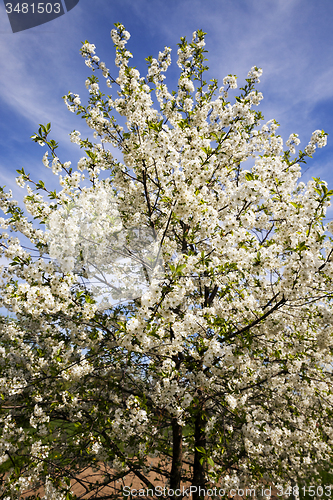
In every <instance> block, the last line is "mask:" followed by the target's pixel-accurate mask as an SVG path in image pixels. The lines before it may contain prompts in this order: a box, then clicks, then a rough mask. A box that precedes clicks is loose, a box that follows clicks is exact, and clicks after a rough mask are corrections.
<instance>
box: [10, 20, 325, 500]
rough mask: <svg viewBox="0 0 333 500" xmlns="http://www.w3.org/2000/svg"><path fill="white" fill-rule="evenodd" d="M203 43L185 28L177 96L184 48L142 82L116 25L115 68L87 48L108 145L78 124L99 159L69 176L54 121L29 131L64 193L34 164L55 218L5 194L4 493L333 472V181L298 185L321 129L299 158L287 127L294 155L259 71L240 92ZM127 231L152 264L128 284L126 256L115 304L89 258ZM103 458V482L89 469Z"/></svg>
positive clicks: (78, 106) (78, 108)
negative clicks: (169, 73)
mask: <svg viewBox="0 0 333 500" xmlns="http://www.w3.org/2000/svg"><path fill="white" fill-rule="evenodd" d="M204 35H205V34H204V33H203V32H202V31H197V32H195V33H194V34H193V38H192V41H191V42H188V41H186V39H185V38H182V39H181V43H180V44H179V49H178V63H177V64H178V67H179V69H180V76H179V80H178V88H177V91H175V92H170V91H169V90H168V87H167V86H166V84H165V82H164V79H165V76H164V73H165V72H166V70H167V69H168V67H169V66H170V64H171V58H170V52H171V49H169V48H167V47H166V48H165V50H164V51H163V52H160V53H159V56H158V59H154V58H152V57H149V58H148V59H147V63H148V74H147V76H145V77H141V76H140V74H139V71H138V70H137V69H134V68H132V67H130V65H129V60H130V58H131V57H132V55H131V53H130V52H129V51H128V50H127V49H126V43H127V40H128V39H129V33H128V32H127V31H125V29H124V27H123V26H122V25H120V24H119V25H116V28H115V29H114V30H112V32H111V37H112V40H113V42H114V44H115V49H116V61H115V62H116V66H117V67H118V68H119V75H118V76H117V77H116V76H115V77H112V76H111V74H110V71H109V70H108V69H107V67H106V65H105V64H104V63H103V62H101V61H100V60H99V58H98V57H97V56H96V55H95V46H94V45H92V44H89V43H88V42H85V43H84V44H83V46H82V49H81V53H82V56H83V57H84V58H85V62H86V64H87V66H88V67H89V68H91V69H92V70H93V75H92V76H91V77H89V78H88V79H87V81H86V87H87V89H88V90H89V93H90V98H89V102H88V104H87V106H84V105H83V104H82V103H81V100H80V97H79V96H78V95H77V94H72V93H69V94H68V95H67V96H66V97H65V101H66V103H67V106H68V108H69V110H70V111H73V112H76V113H77V114H78V115H81V116H82V117H83V118H84V119H85V120H86V122H87V124H88V125H89V127H91V129H92V130H93V131H94V138H95V141H96V142H91V141H90V140H89V139H82V138H81V136H80V133H79V132H78V131H74V132H73V133H72V134H71V140H72V142H74V143H76V144H78V145H79V146H80V147H81V148H82V149H84V151H85V155H84V156H83V158H82V159H81V160H80V161H79V162H78V165H77V168H76V169H73V168H72V167H71V166H70V163H69V162H62V161H61V160H60V159H59V158H58V157H57V153H56V148H57V143H56V142H55V141H54V140H52V139H50V137H49V134H50V125H49V124H48V125H46V126H41V127H40V129H39V131H38V133H37V134H36V135H34V136H33V139H34V140H35V141H36V142H38V143H40V144H41V145H44V146H45V145H46V147H48V152H46V153H45V155H44V157H43V163H44V165H45V166H46V167H48V168H51V169H52V172H53V174H55V175H59V174H61V175H59V179H60V185H61V189H60V191H58V192H56V191H49V190H48V189H47V187H46V186H45V184H44V182H42V181H38V182H35V181H34V180H33V179H32V178H31V176H30V174H27V173H26V172H25V171H24V170H23V169H22V170H21V171H19V174H20V176H19V178H18V179H17V182H18V183H19V185H21V186H22V187H23V186H24V185H25V183H28V185H27V189H28V194H27V196H26V197H25V207H26V210H27V212H28V213H29V214H30V215H31V216H33V217H34V219H35V220H36V221H38V222H40V223H42V224H45V225H46V226H47V227H48V228H49V229H45V230H42V229H36V226H35V225H34V223H33V222H31V221H29V219H28V218H27V217H26V216H25V215H24V212H23V210H21V209H20V208H19V207H18V205H17V203H16V202H15V201H13V200H12V196H11V193H10V192H9V193H7V192H5V190H4V189H3V188H2V190H1V208H2V210H3V211H4V213H5V214H6V216H5V217H4V218H3V219H2V220H1V224H2V226H3V228H4V230H5V232H3V233H2V237H1V248H2V251H3V254H4V256H5V257H7V259H9V260H10V264H9V265H8V266H7V267H4V268H3V270H2V281H1V299H2V304H3V305H5V306H6V307H7V308H8V309H9V310H11V311H13V312H14V313H15V315H16V317H13V318H6V319H2V320H1V337H0V339H1V347H0V367H1V379H0V380H1V398H2V406H1V413H0V422H1V429H2V433H1V440H0V460H1V463H2V465H1V469H0V470H1V471H2V477H3V478H2V482H1V486H0V491H1V493H2V496H1V498H5V497H6V498H20V495H21V494H22V492H23V491H27V490H29V489H30V490H31V491H32V489H33V488H34V487H36V488H37V487H38V486H40V485H42V486H43V487H44V490H43V492H42V493H40V495H44V496H43V498H47V499H51V498H57V499H60V498H64V499H65V498H72V497H73V498H74V496H73V495H74V494H73V492H72V490H71V488H72V486H71V485H73V484H74V482H76V483H79V484H80V487H81V488H83V491H84V492H86V494H87V495H88V496H89V498H95V497H96V498H97V497H98V498H112V495H113V494H114V495H115V496H116V495H118V494H119V492H121V489H122V487H123V485H124V484H130V483H129V481H130V479H129V478H130V477H131V478H136V480H138V481H140V483H141V484H142V487H143V488H151V489H154V488H155V486H157V485H161V484H162V485H167V486H168V488H170V490H173V491H168V490H163V491H162V494H161V495H162V496H165V497H168V496H169V497H170V496H171V497H172V496H175V497H176V496H179V495H178V493H177V491H176V490H177V489H179V488H180V486H181V485H183V484H190V485H192V486H193V489H192V492H193V496H194V498H200V497H202V496H204V493H202V491H201V492H200V491H199V487H201V488H207V487H208V486H210V487H211V488H213V487H214V486H217V485H219V488H224V489H225V492H227V491H228V489H229V488H232V487H235V488H238V487H242V486H246V487H252V488H254V487H258V486H259V485H266V484H269V483H270V484H275V485H289V484H292V483H293V482H295V481H298V480H300V479H302V478H305V477H308V476H309V475H312V476H313V477H316V476H317V475H318V473H319V471H321V470H323V469H325V468H327V467H329V465H330V460H331V457H332V443H333V427H332V403H333V393H332V372H331V363H332V354H331V345H332V292H333V287H332V278H333V263H332V261H331V257H332V254H333V246H332V239H331V237H329V236H327V233H328V232H330V231H332V229H333V227H332V225H331V223H330V224H328V225H325V224H324V219H325V214H326V210H327V207H328V206H329V204H330V203H329V199H330V195H331V194H332V192H331V191H328V188H327V184H326V183H325V182H323V181H321V180H319V179H313V180H311V181H310V182H308V183H307V184H304V183H302V182H300V181H299V177H300V175H301V167H300V163H302V162H305V160H306V158H307V157H311V155H312V154H313V153H314V151H315V149H316V147H317V146H318V147H322V146H324V145H325V144H326V134H325V133H324V132H323V131H319V130H317V131H315V132H314V133H313V135H312V137H311V140H310V143H309V144H308V145H307V146H306V147H305V149H304V151H297V152H296V146H298V144H299V139H298V136H297V134H292V135H291V136H290V138H289V140H288V141H287V143H286V149H285V150H284V149H283V141H282V139H281V137H280V136H279V135H277V132H276V131H277V128H278V124H277V123H276V121H274V120H271V121H270V122H268V123H266V124H262V120H263V117H262V115H261V113H260V112H258V111H256V108H255V106H257V105H258V104H259V102H260V100H261V99H262V94H261V93H260V92H258V91H257V90H256V88H255V84H256V83H257V82H259V77H260V75H261V70H260V69H259V68H257V67H253V68H252V69H251V70H250V72H249V74H248V77H247V79H246V83H245V85H244V87H243V88H241V89H240V93H239V95H238V97H236V99H235V100H234V101H233V103H232V102H230V101H229V100H228V99H229V97H228V94H229V93H230V89H236V88H237V83H236V77H235V76H233V75H228V76H226V77H225V78H224V79H223V87H221V88H219V87H218V83H217V81H216V80H211V81H210V82H209V83H207V82H206V81H205V80H204V78H205V74H206V71H207V67H206V66H205V61H206V59H205V57H204V56H205V52H206V51H205V49H204V47H205V42H204ZM98 70H101V72H102V74H103V76H104V77H105V79H106V85H107V87H109V88H110V89H112V90H110V91H108V92H109V94H110V95H106V94H104V93H103V92H102V91H101V90H100V86H99V80H98V78H97V77H96V74H95V71H98ZM113 89H114V90H113ZM114 148H117V149H118V150H119V151H120V152H121V155H122V161H119V160H117V159H116V158H115V157H114V156H113V154H112V152H113V151H114ZM110 205H112V207H113V208H112V210H111V209H110ZM73 207H74V208H73ZM78 207H80V208H78ZM110 210H111V212H112V213H111V212H110ZM87 213H89V214H90V215H89V217H90V218H89V217H88V219H89V220H88V219H87V217H86V216H87ZM66 214H67V215H68V214H69V215H68V216H66ZM71 214H72V215H73V214H74V215H73V216H71ZM80 214H81V215H80ZM82 214H85V215H84V216H82ZM110 214H111V215H110ZM79 215H80V216H79ZM66 217H67V218H66ZM82 220H84V221H85V222H84V223H82ZM87 220H88V222H87ZM96 221H97V222H96ZM94 224H95V225H94ZM96 228H97V229H96ZM138 228H139V229H138ZM7 229H9V230H10V231H14V232H19V233H20V234H21V235H23V236H24V237H25V238H28V239H29V240H30V242H31V245H33V246H34V248H35V250H36V252H37V254H36V253H35V252H34V251H32V250H29V251H28V250H27V249H26V248H24V247H23V246H22V244H21V243H20V239H18V238H15V237H14V236H13V235H11V234H8V233H7V232H6V230H7ZM139 230H141V231H143V234H144V236H143V237H141V239H140V238H139V239H137V240H135V244H132V246H131V244H128V234H130V232H131V231H134V233H135V231H137V232H138V231H139ZM134 233H133V234H134ZM59 234H60V235H63V247H62V250H64V248H65V249H66V252H65V256H64V255H63V254H64V252H62V253H61V251H60V250H61V249H60V250H59V245H58V243H59V242H58V243H57V240H56V236H57V235H58V236H59ZM79 234H80V235H81V236H80V237H81V240H80V241H79V239H78V238H79V236H78V235H79ZM124 234H125V235H126V237H125V239H124V237H123V240H122V243H121V245H122V247H121V248H122V249H123V251H124V248H126V250H127V252H128V253H127V257H129V256H131V257H133V256H134V257H133V258H134V260H135V262H136V263H138V262H139V263H140V264H142V265H143V267H144V270H145V272H144V273H143V274H142V276H141V278H140V279H141V282H140V283H141V285H140V284H139V285H138V286H137V287H136V288H135V287H134V288H133V286H132V285H131V286H132V288H131V290H132V292H133V289H134V290H136V292H135V293H131V294H128V293H127V294H125V295H122V292H121V293H120V292H119V289H118V288H117V287H116V286H113V284H114V282H115V280H116V278H113V277H114V273H115V269H116V268H117V269H118V270H119V265H118V267H117V266H116V267H115V266H114V265H113V268H112V269H113V270H112V272H109V273H108V278H107V279H106V280H105V283H106V290H109V295H110V297H113V299H114V300H111V301H109V302H108V303H107V304H105V303H104V306H103V307H102V306H101V302H100V301H99V299H98V294H96V293H94V289H93V288H92V287H91V286H90V285H89V278H90V277H91V269H92V267H94V269H95V271H94V273H95V275H96V273H97V270H96V269H97V268H99V269H98V272H99V273H100V276H101V275H103V276H106V274H107V270H106V269H104V268H103V266H105V265H106V264H108V263H110V262H111V261H112V262H111V263H113V264H114V263H115V262H116V259H113V257H112V255H114V253H115V252H116V250H117V248H118V247H119V245H120V243H119V241H120V240H119V238H120V236H119V235H124ZM135 234H137V233H135ZM73 235H74V236H73ZM110 235H111V236H112V238H115V240H114V241H117V242H118V243H117V245H118V247H117V245H116V244H115V243H113V246H112V248H111V247H110V245H111V243H110V238H111V236H110ZM75 238H76V239H75ZM112 238H111V239H112ZM126 238H127V239H126ZM74 240H75V241H74ZM148 240H149V242H150V243H149V244H152V245H155V251H154V252H151V253H150V254H149V255H150V258H149V259H146V261H144V259H143V257H142V255H143V254H140V255H139V254H136V255H134V254H135V250H136V248H137V246H138V243H137V242H139V241H140V242H142V241H143V245H142V248H147V241H148ZM82 242H88V245H86V246H84V245H83V243H82ZM126 245H127V246H126ZM156 245H157V246H156ZM60 246H61V245H60ZM92 248H93V251H92V250H91V249H92ZM110 248H111V250H110ZM156 248H157V250H156ZM92 254H94V258H95V260H94V261H93V259H92ZM96 255H97V257H96ZM121 255H122V258H123V259H125V261H126V255H125V256H124V254H121ZM145 255H147V254H145ZM107 256H109V257H107ZM110 256H111V257H110ZM152 256H153V257H152ZM108 258H109V261H110V262H109V261H108ZM112 259H113V260H112ZM157 261H159V262H158V266H155V264H156V262H157ZM126 262H127V261H126ZM126 262H125V264H124V265H125V267H126V265H127V264H126ZM118 264H119V260H118ZM154 266H155V268H158V272H155V268H154ZM129 267H131V265H129ZM132 267H133V266H132ZM134 267H135V266H134ZM147 269H148V270H149V271H150V272H146V271H147ZM89 273H90V274H89ZM103 273H104V274H103ZM118 278H119V277H118ZM118 278H117V279H118ZM120 279H121V276H120ZM131 279H132V278H131ZM113 280H114V282H113ZM142 280H143V281H144V280H146V283H145V286H143V285H142V283H143V281H142ZM112 283H113V284H112ZM126 286H127V285H126ZM126 286H125V288H126ZM127 288H128V287H127ZM127 288H126V290H127ZM115 289H116V290H115ZM117 293H118V295H117ZM114 294H116V295H114ZM117 298H118V300H116V299H117ZM91 466H92V467H93V468H95V469H96V470H97V471H98V473H99V483H96V481H95V480H94V479H93V478H92V477H91V476H87V475H85V471H86V470H87V467H91ZM95 469H94V470H95ZM155 477H156V478H158V481H159V482H158V483H155V482H154V478H155ZM116 480H118V483H116ZM122 481H124V482H122ZM111 486H112V488H113V490H112V491H113V493H110V491H111V490H110V488H111ZM107 488H109V489H107ZM196 488H197V490H196ZM106 491H107V493H105V492H106ZM294 493H295V494H296V493H297V492H296V491H294ZM220 494H221V493H220ZM66 495H67V496H66ZM226 495H227V493H226ZM88 496H87V498H88Z"/></svg>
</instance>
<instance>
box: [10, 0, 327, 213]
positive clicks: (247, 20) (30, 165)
mask: <svg viewBox="0 0 333 500" xmlns="http://www.w3.org/2000/svg"><path fill="white" fill-rule="evenodd" d="M13 3H15V2H13ZM115 22H121V23H123V24H124V25H125V27H126V29H127V30H128V31H130V33H131V39H130V41H129V44H128V48H129V50H131V52H132V53H133V54H134V59H133V61H134V62H133V64H134V65H135V66H137V67H138V69H139V70H140V71H142V73H143V74H145V67H146V64H145V60H144V59H145V57H147V56H148V55H153V56H157V55H158V52H159V50H162V49H163V48H164V46H165V45H167V46H170V47H171V48H172V49H173V56H174V61H175V59H176V52H177V43H178V41H179V38H180V37H181V36H186V37H187V38H190V37H191V35H192V32H193V31H194V30H196V29H203V30H204V31H206V32H207V33H208V34H207V37H206V43H207V45H206V48H207V49H208V51H209V54H208V59H209V61H208V65H209V67H210V77H211V78H213V77H214V78H218V79H219V80H220V82H221V84H222V79H223V77H224V76H225V75H227V74H228V73H233V74H236V75H238V83H239V86H241V85H240V84H242V83H243V81H244V78H245V77H246V75H247V72H248V70H249V69H250V68H251V66H254V65H257V66H261V67H262V68H263V76H262V78H261V83H260V84H259V90H261V91H262V92H263V94H264V100H263V101H262V103H261V105H260V109H261V111H262V113H263V114H264V116H265V119H266V120H269V119H271V118H275V119H276V120H277V121H278V122H279V123H280V124H281V127H280V134H281V135H282V137H283V138H284V139H285V140H286V139H287V138H288V136H289V134H290V133H291V132H296V133H298V134H299V135H300V139H301V145H300V147H301V148H302V149H304V147H305V146H306V145H307V143H308V141H309V139H310V137H311V133H312V131H313V130H315V129H324V130H325V131H326V132H328V133H329V137H328V145H327V147H326V148H324V149H322V150H320V149H319V150H317V152H316V154H315V155H314V158H313V159H312V160H309V163H308V165H307V166H306V167H305V168H307V167H311V168H309V170H307V172H306V173H305V174H304V180H308V179H309V178H311V176H319V177H321V178H322V179H324V180H326V181H327V182H328V184H329V186H330V187H331V188H333V169H332V166H333V30H332V26H333V2H332V1H331V0H321V1H320V2H315V1H314V0H191V1H189V0H168V1H166V0H164V1H162V0H121V1H111V0H80V2H79V4H78V5H77V6H76V7H75V8H74V9H73V10H71V11H70V12H69V13H67V14H66V15H64V16H62V17H59V18H58V19H55V20H53V21H51V22H50V23H47V24H44V25H42V26H39V27H36V28H32V29H30V30H27V31H22V32H19V33H15V34H13V33H12V32H11V29H10V25H9V21H8V18H7V15H6V13H5V7H4V5H3V4H2V3H1V5H0V44H1V48H2V50H1V51H0V60H1V62H0V64H1V74H0V86H1V87H0V88H1V91H0V110H1V120H0V185H2V186H3V185H6V186H7V187H8V188H12V189H13V193H14V198H16V199H22V196H23V195H24V193H25V190H22V189H20V188H19V187H18V186H16V183H15V176H16V175H17V174H16V170H17V169H20V168H21V167H24V168H25V170H26V171H27V172H30V173H31V174H32V176H33V178H35V179H36V180H38V179H40V178H41V179H43V180H45V181H47V179H48V178H49V179H50V181H51V178H52V177H53V176H52V174H50V170H47V169H45V168H44V167H43V165H42V163H41V158H42V155H43V153H44V148H41V147H40V146H39V145H37V144H35V143H33V142H32V141H31V139H30V136H31V135H32V134H33V133H34V132H36V131H37V128H38V124H39V123H46V122H51V124H52V130H53V132H52V138H54V139H55V140H57V141H59V142H60V144H61V148H60V150H59V151H60V153H59V156H60V159H61V160H62V161H68V160H70V161H72V162H75V161H77V160H78V159H79V157H80V156H81V154H82V151H80V150H79V148H78V147H77V146H76V145H74V144H72V143H70V141H69V137H68V134H69V132H71V131H72V130H74V129H78V130H80V131H82V132H83V131H84V130H85V127H84V122H83V121H81V119H80V118H79V117H77V116H76V115H74V114H72V113H70V112H69V111H68V110H67V108H66V106H65V104H64V103H63V100H62V98H61V97H62V96H63V95H64V94H67V92H68V91H72V92H74V93H78V94H80V96H81V99H82V101H83V102H85V101H86V98H87V97H88V92H87V90H86V89H85V85H84V82H85V80H86V78H87V77H88V76H89V75H90V74H91V71H90V70H89V68H87V67H86V66H85V64H84V60H83V59H82V57H81V55H80V53H79V50H80V47H81V43H80V42H81V41H84V40H86V39H87V40H88V41H89V42H90V43H94V44H95V45H96V47H97V55H98V56H99V57H100V58H101V60H102V61H104V62H105V63H106V65H107V67H108V68H110V69H111V70H113V68H115V67H114V49H113V44H112V41H111V38H110V30H111V28H112V27H113V23H115ZM112 73H115V71H112ZM174 76H175V74H172V72H171V80H173V82H174V81H175V80H174ZM172 77H173V78H172ZM83 135H84V134H83ZM53 183H54V180H53V179H52V184H53ZM329 215H330V216H331V217H333V210H332V215H331V214H329Z"/></svg>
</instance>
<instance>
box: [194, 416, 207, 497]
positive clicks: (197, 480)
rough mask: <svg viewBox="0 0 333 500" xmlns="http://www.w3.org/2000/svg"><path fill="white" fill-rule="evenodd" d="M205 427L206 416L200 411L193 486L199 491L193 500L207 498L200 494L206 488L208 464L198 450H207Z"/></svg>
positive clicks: (196, 431) (195, 444)
mask: <svg viewBox="0 0 333 500" xmlns="http://www.w3.org/2000/svg"><path fill="white" fill-rule="evenodd" d="M205 425H206V416H205V414H204V413H203V412H202V411H201V410H200V409H199V410H198V414H197V416H196V419H195V429H194V446H195V450H194V464H193V479H192V486H196V487H197V491H196V492H194V493H193V500H203V499H204V497H205V495H204V493H203V491H201V492H200V488H201V489H202V490H204V489H205V488H206V477H205V476H206V474H205V466H206V464H205V460H202V459H203V458H204V454H203V453H202V452H200V451H198V450H197V448H203V449H204V450H206V434H205ZM200 461H201V463H200Z"/></svg>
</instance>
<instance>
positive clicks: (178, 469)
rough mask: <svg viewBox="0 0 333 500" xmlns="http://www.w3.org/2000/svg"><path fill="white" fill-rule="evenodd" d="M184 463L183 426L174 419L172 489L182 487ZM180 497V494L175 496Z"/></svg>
mask: <svg viewBox="0 0 333 500" xmlns="http://www.w3.org/2000/svg"><path fill="white" fill-rule="evenodd" d="M182 463H183V428H182V426H181V425H179V424H178V422H177V419H176V418H173V421H172V467H171V474H170V489H172V490H174V491H175V490H176V489H179V488H180V481H181V475H182ZM174 498H178V499H179V495H178V497H177V495H175V496H174Z"/></svg>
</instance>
